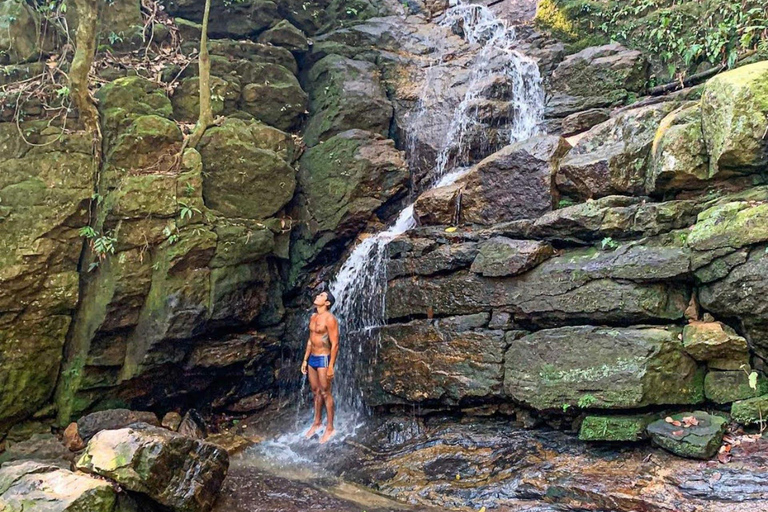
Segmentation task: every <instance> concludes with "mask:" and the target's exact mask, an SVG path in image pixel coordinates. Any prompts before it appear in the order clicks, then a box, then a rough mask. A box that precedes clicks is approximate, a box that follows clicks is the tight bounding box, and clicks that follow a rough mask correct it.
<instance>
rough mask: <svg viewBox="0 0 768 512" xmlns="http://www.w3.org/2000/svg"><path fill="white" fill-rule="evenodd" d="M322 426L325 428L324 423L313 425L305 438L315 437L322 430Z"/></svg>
mask: <svg viewBox="0 0 768 512" xmlns="http://www.w3.org/2000/svg"><path fill="white" fill-rule="evenodd" d="M322 426H323V424H322V423H313V424H312V427H311V428H310V429H309V430H307V433H306V434H304V437H306V438H307V439H309V438H310V437H312V436H313V435H315V434H316V433H317V431H318V430H319V429H320V427H322Z"/></svg>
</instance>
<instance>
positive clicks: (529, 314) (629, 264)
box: [387, 247, 689, 327]
mask: <svg viewBox="0 0 768 512" xmlns="http://www.w3.org/2000/svg"><path fill="white" fill-rule="evenodd" d="M643 252H645V249H644V248H641V247H637V248H636V249H635V250H634V251H631V250H630V251H626V252H618V253H611V252H607V253H600V252H597V251H595V250H594V249H592V250H587V249H582V250H574V251H572V252H567V253H565V254H563V255H561V256H560V257H556V258H552V259H549V260H547V261H545V262H544V263H542V264H541V265H539V266H538V267H536V268H534V269H533V270H531V271H529V272H526V273H524V274H522V275H519V276H510V277H504V278H487V277H484V276H479V275H477V274H475V273H471V272H467V271H461V270H460V271H456V272H453V273H450V274H447V275H435V276H415V277H409V278H396V279H393V280H391V281H390V282H389V287H388V290H387V314H388V317H389V318H390V319H392V320H395V319H398V318H405V317H409V316H427V315H428V314H429V313H430V312H431V313H432V314H434V315H437V316H443V315H459V314H467V313H475V312H481V311H490V310H491V309H497V308H498V309H501V310H502V311H508V312H510V313H511V314H512V316H513V317H514V318H515V320H516V321H518V322H520V323H521V325H524V326H526V327H529V326H536V327H554V326H560V325H568V324H571V323H579V322H589V321H594V319H597V318H599V319H600V320H601V321H604V322H617V323H632V322H643V321H651V320H653V321H664V319H666V320H676V319H679V318H682V316H683V311H684V310H685V307H686V305H687V303H688V295H687V294H688V292H687V290H686V289H685V288H680V287H679V286H673V285H672V284H669V283H664V282H663V281H661V282H654V281H655V280H656V279H664V277H667V278H669V277H673V276H676V275H682V274H685V273H686V272H687V268H688V265H689V263H688V262H687V259H686V256H685V253H684V251H682V249H679V250H675V249H671V250H670V249H667V248H664V247H660V248H659V250H658V252H655V251H648V254H649V256H650V255H651V254H654V256H653V258H654V260H646V258H645V256H643V255H642V253H643ZM644 261H645V263H646V264H647V266H645V265H644V264H643V262H644ZM651 261H654V263H650V262H651ZM661 263H663V265H664V267H665V268H664V270H663V271H660V270H659V269H658V268H657V267H658V265H659V264H661ZM659 272H661V273H659ZM644 281H649V282H644ZM619 305H620V307H619Z"/></svg>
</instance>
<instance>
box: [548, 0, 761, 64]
mask: <svg viewBox="0 0 768 512" xmlns="http://www.w3.org/2000/svg"><path fill="white" fill-rule="evenodd" d="M536 24H537V26H538V27H539V28H542V29H545V30H548V31H550V32H552V33H553V35H555V36H557V37H559V38H562V39H564V40H566V41H569V42H570V43H571V50H574V51H578V50H580V49H582V48H584V47H586V46H590V45H594V44H599V43H607V42H608V41H616V42H619V43H621V44H624V45H627V46H629V47H631V48H636V49H639V50H642V51H643V52H644V53H647V54H649V55H650V56H652V57H655V58H656V59H657V60H658V62H657V63H656V64H657V67H658V68H659V69H658V70H657V73H659V74H662V75H664V74H666V75H668V76H669V77H678V76H681V77H684V76H686V75H688V74H690V73H692V72H694V71H696V70H697V69H698V68H699V67H700V66H702V67H704V68H707V67H711V66H716V65H721V64H724V65H727V66H729V67H732V66H733V65H734V64H735V63H736V62H737V60H738V59H739V58H741V57H743V56H744V55H745V54H751V53H753V52H757V53H759V54H761V55H768V4H766V3H765V2H762V1H760V0H727V1H723V0H700V1H699V0H697V1H690V0H628V1H616V0H542V1H541V2H540V3H539V10H538V12H537V15H536Z"/></svg>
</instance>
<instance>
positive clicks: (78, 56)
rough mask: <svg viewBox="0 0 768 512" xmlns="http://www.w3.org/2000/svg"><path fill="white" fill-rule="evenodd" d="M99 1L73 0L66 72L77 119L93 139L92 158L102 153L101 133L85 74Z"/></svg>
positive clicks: (93, 47) (88, 68)
mask: <svg viewBox="0 0 768 512" xmlns="http://www.w3.org/2000/svg"><path fill="white" fill-rule="evenodd" d="M97 2H98V0H75V5H76V6H77V18H78V22H77V32H76V34H75V43H76V45H77V48H76V50H75V55H74V57H73V58H72V67H71V68H70V70H69V85H70V87H69V90H70V94H71V96H72V100H73V101H74V103H75V107H76V108H77V111H78V112H79V113H80V119H81V120H82V121H83V126H84V128H85V130H86V131H87V132H89V133H90V134H91V135H92V137H93V150H94V154H95V155H99V154H100V153H101V151H100V149H101V130H100V128H99V111H98V110H97V109H96V105H95V104H94V102H93V100H92V99H91V95H90V93H89V91H88V74H89V73H90V72H91V66H92V65H93V57H94V55H95V54H96V27H97V25H98V10H99V9H98V3H97Z"/></svg>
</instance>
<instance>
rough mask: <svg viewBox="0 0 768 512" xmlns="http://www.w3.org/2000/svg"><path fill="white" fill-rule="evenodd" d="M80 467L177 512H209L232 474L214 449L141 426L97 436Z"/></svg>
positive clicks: (221, 454)
mask: <svg viewBox="0 0 768 512" xmlns="http://www.w3.org/2000/svg"><path fill="white" fill-rule="evenodd" d="M77 468H78V469H79V470H82V471H86V472H88V473H93V474H96V475H99V476H103V477H106V478H110V479H112V480H114V481H115V482H117V483H118V484H120V485H121V486H122V487H124V488H125V489H128V490H130V491H134V492H138V493H141V494H144V495H146V496H148V497H150V498H151V499H152V500H154V501H156V502H158V503H160V504H162V505H164V506H167V507H170V508H172V509H173V510H179V511H185V512H186V511H188V512H207V511H209V510H210V509H211V507H212V506H213V502H214V500H215V498H216V496H217V494H218V491H219V489H220V488H221V485H222V482H223V480H224V477H225V476H226V474H227V470H228V468H229V457H228V455H227V452H226V451H224V450H223V449H221V448H218V447H216V446H214V445H212V444H208V443H205V442H202V441H197V440H194V439H190V438H187V437H185V436H182V435H180V434H177V433H175V432H171V431H169V430H165V429H163V428H159V427H154V426H151V425H147V424H144V423H137V424H134V425H132V426H130V427H128V428H124V429H119V430H103V431H101V432H99V433H98V434H96V435H95V436H94V437H93V439H91V441H90V442H89V443H88V446H87V447H86V450H85V453H84V454H83V456H82V457H81V458H80V460H79V461H78V462H77Z"/></svg>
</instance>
